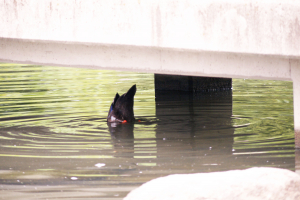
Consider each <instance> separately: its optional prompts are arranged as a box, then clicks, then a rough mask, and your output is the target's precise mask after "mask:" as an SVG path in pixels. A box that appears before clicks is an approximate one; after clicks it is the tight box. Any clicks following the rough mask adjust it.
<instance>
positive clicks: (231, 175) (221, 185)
mask: <svg viewBox="0 0 300 200" xmlns="http://www.w3.org/2000/svg"><path fill="white" fill-rule="evenodd" d="M140 199H143V200H150V199H151V200H169V199H170V200H171V199H172V200H176V199H178V200H179V199H180V200H181V199H189V200H205V199H207V200H208V199H214V200H218V199H219V200H221V199H222V200H227V199H228V200H240V199H243V200H298V199H300V176H299V175H298V174H296V173H295V172H292V171H289V170H286V169H276V168H250V169H247V170H233V171H227V172H212V173H199V174H180V175H170V176H167V177H162V178H157V179H154V180H151V181H149V182H147V183H145V184H143V185H142V186H140V187H139V188H137V189H135V190H133V191H131V192H130V193H129V194H128V195H127V197H125V198H124V200H140Z"/></svg>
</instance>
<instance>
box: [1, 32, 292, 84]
mask: <svg viewBox="0 0 300 200" xmlns="http://www.w3.org/2000/svg"><path fill="white" fill-rule="evenodd" d="M0 61H1V62H16V63H29V64H40V65H57V66H73V67H82V68H91V69H113V70H128V71H139V72H148V73H158V74H159V73H161V74H180V75H191V76H208V77H226V78H252V79H274V80H292V78H291V64H290V59H289V58H286V57H279V56H270V55H255V54H235V53H225V52H223V53H222V52H207V51H188V50H184V51H183V50H180V49H168V48H160V47H151V48H150V47H144V46H126V45H112V44H95V43H78V42H57V41H55V42H54V41H41V40H23V39H10V38H0Z"/></svg>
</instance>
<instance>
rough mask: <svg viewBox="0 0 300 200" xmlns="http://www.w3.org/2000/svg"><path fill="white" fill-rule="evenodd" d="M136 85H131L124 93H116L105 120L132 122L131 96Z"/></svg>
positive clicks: (132, 96)
mask: <svg viewBox="0 0 300 200" xmlns="http://www.w3.org/2000/svg"><path fill="white" fill-rule="evenodd" d="M135 92H136V85H133V86H132V87H131V88H130V89H129V90H128V91H127V92H126V93H125V94H123V95H121V96H120V95H119V94H118V93H117V94H116V96H115V98H114V101H113V102H112V104H111V106H110V108H109V111H108V116H107V122H120V123H122V122H132V121H134V113H133V98H134V95H135Z"/></svg>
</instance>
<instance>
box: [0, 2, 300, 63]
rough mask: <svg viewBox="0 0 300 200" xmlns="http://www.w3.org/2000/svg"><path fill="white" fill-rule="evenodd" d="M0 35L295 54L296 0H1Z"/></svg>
mask: <svg viewBox="0 0 300 200" xmlns="http://www.w3.org/2000/svg"><path fill="white" fill-rule="evenodd" d="M0 16H1V17H0V30H1V32H0V37H4V38H19V39H35V40H48V41H68V42H91V43H102V44H118V45H136V46H156V47H165V48H175V49H191V50H197V51H198V50H205V51H217V52H219V51H222V52H237V53H251V54H252V53H253V54H263V55H264V54H268V55H285V56H296V57H299V54H300V48H299V46H300V38H299V34H300V3H299V1H295V0H272V1H270V0H261V1H255V0H245V1H236V0H227V1H219V0H210V1H198V0H183V1H176V0H164V1H160V0H152V1H142V0H130V1H119V0H110V1H106V0H90V1H85V0H43V1H30V0H14V1H8V0H0Z"/></svg>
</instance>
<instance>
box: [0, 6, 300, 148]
mask: <svg viewBox="0 0 300 200" xmlns="http://www.w3.org/2000/svg"><path fill="white" fill-rule="evenodd" d="M0 16H1V17H0V30H1V31H0V61H1V62H14V63H29V64H39V65H56V66H72V67H82V68H91V69H112V70H128V71H137V72H148V73H155V74H169V75H186V76H193V77H196V76H199V77H218V78H251V79H272V80H287V81H293V90H294V127H295V138H296V139H295V142H296V147H299V148H300V48H299V47H300V3H299V2H298V1H293V0H286V1H283V0H274V1H268V0H262V1H254V0H246V1H242V2H240V1H235V0H228V1H218V0H212V1H197V0H183V1H176V0H166V1H159V0H153V1H133V0H131V1H126V2H123V1H119V0H111V1H104V0H99V1H84V0H77V1H75V0H45V1H24V0H14V1H5V0H0ZM190 79H191V78H190ZM188 87H189V88H191V85H189V86H188ZM193 87H194V86H193Z"/></svg>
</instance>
